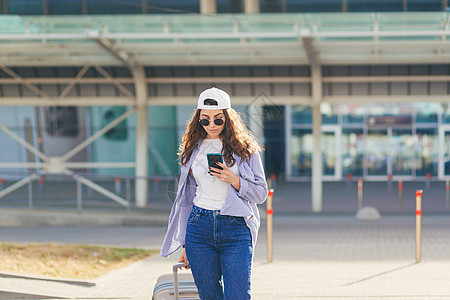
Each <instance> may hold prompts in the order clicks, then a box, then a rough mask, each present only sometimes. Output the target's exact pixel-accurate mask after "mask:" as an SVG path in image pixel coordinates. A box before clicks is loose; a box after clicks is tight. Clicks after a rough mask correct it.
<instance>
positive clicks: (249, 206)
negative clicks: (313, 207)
mask: <svg viewBox="0 0 450 300" xmlns="http://www.w3.org/2000/svg"><path fill="white" fill-rule="evenodd" d="M202 141H203V139H201V140H200V141H199V142H198V144H197V145H196V147H195V148H194V150H193V152H192V155H191V158H190V159H189V161H188V162H187V163H186V165H185V166H183V165H182V166H181V175H180V179H179V183H178V188H177V196H176V198H175V201H174V203H173V206H172V210H171V212H170V217H169V225H168V227H167V232H166V236H165V237H164V241H163V244H162V248H161V253H160V255H161V256H169V255H171V254H172V253H174V252H175V251H177V250H178V248H179V247H181V246H182V245H184V238H185V235H186V226H187V220H188V218H189V215H190V213H191V210H192V207H193V205H194V203H193V200H194V197H195V193H196V187H197V185H196V182H195V179H194V178H193V177H192V176H191V175H190V174H189V170H190V168H191V165H192V163H193V161H194V159H195V156H196V155H197V153H198V151H199V148H200V144H201V143H202ZM233 157H234V159H235V160H236V164H237V165H238V169H239V173H240V174H239V179H240V188H239V191H238V190H236V189H235V188H234V187H233V186H232V185H231V184H230V187H229V189H228V193H227V197H226V199H225V203H224V205H223V207H222V209H221V210H220V214H221V215H229V216H235V217H244V219H245V222H246V223H247V226H248V228H249V229H250V232H251V235H252V244H253V247H255V244H256V240H257V237H258V230H259V226H260V216H259V211H258V208H257V206H256V205H257V204H261V203H263V202H264V201H265V200H266V198H267V193H268V189H267V182H266V178H265V175H264V167H263V164H262V161H261V156H260V155H259V153H257V152H255V153H253V155H252V156H251V158H250V160H248V161H247V160H244V161H242V163H241V158H240V157H239V156H238V155H236V154H233Z"/></svg>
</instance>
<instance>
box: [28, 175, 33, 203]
mask: <svg viewBox="0 0 450 300" xmlns="http://www.w3.org/2000/svg"><path fill="white" fill-rule="evenodd" d="M28 208H29V209H33V182H32V181H31V180H30V181H28Z"/></svg>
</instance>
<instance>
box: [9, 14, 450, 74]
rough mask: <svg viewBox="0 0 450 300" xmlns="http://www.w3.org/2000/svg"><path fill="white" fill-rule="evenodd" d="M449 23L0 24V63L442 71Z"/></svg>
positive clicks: (138, 19)
mask: <svg viewBox="0 0 450 300" xmlns="http://www.w3.org/2000/svg"><path fill="white" fill-rule="evenodd" d="M449 18H450V15H449V13H447V12H422V13H412V12H409V13H318V14H294V13H288V14H286V13H283V14H256V15H247V14H219V15H198V14H180V15H142V16H140V15H133V16H131V15H102V16H100V15H98V16H87V15H86V16H15V15H5V16H1V17H0V64H2V65H5V66H81V65H96V64H97V65H103V66H114V65H124V64H125V65H128V66H133V65H140V66H163V65H165V66H187V65H197V66H198V65H292V64H297V65H308V64H309V65H336V64H342V65H352V64H365V65H367V64H401V63H404V64H422V63H449V62H450V46H449V45H450V43H449V42H448V41H447V38H448V36H449V35H450V31H449V24H448V21H449Z"/></svg>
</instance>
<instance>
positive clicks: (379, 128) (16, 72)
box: [0, 0, 450, 212]
mask: <svg viewBox="0 0 450 300" xmlns="http://www.w3.org/2000/svg"><path fill="white" fill-rule="evenodd" d="M447 5H448V2H447V0H428V1H426V0H396V1H394V0H392V1H382V0H379V1H365V0H321V1H316V0H314V1H313V0H305V1H302V0H297V1H293V0H262V1H256V0H245V1H244V0H243V1H238V0H227V1H224V0H216V1H214V0H201V1H198V0H196V1H181V0H179V1H178V0H175V1H161V0H159V1H157V0H147V1H146V0H142V1H141V0H134V1H121V2H120V1H118V2H115V1H108V2H105V1H99V0H77V1H75V0H74V1H55V0H53V1H52V0H35V1H26V2H23V1H14V0H4V1H0V13H3V15H0V145H1V148H2V155H1V156H0V173H1V174H2V177H3V178H6V179H8V178H9V179H11V180H13V179H14V180H17V182H20V181H23V180H25V181H23V184H26V181H27V180H28V181H31V180H36V178H38V177H39V174H41V173H44V174H64V175H66V176H69V177H71V178H73V179H76V178H78V179H79V178H81V177H80V176H81V175H80V174H83V175H86V174H90V175H93V174H94V175H95V174H99V175H105V176H107V175H108V176H136V177H135V178H136V180H135V184H136V185H135V190H136V204H137V206H145V205H146V203H147V201H148V191H147V179H148V178H151V179H152V180H154V179H155V178H156V179H157V178H158V177H161V178H166V177H173V176H175V175H176V174H177V173H178V171H179V165H178V163H177V155H176V152H177V149H178V145H179V143H180V139H181V136H182V134H183V133H184V129H185V126H186V121H187V120H188V119H189V117H190V116H191V114H192V112H193V111H194V109H195V106H196V99H197V96H198V94H199V93H200V92H201V91H202V90H204V89H206V88H208V87H211V86H217V87H219V88H221V89H223V90H225V91H227V92H228V93H229V94H230V96H231V99H232V105H233V106H234V107H235V108H236V110H238V111H239V112H240V113H241V115H242V116H243V118H244V120H245V121H246V122H247V123H248V125H249V127H250V129H251V130H252V131H253V133H254V134H255V135H256V136H257V137H258V139H259V140H260V142H261V143H262V144H264V146H265V148H266V151H265V152H264V164H265V167H266V172H267V175H268V176H274V177H276V178H277V179H279V180H286V181H310V182H311V186H312V188H311V190H312V210H313V211H316V212H320V211H321V209H322V184H323V182H324V181H345V180H349V179H352V180H353V179H356V178H363V179H364V180H367V181H386V180H391V179H393V178H394V179H402V180H404V181H414V180H418V179H419V180H423V179H429V180H440V181H442V180H446V179H447V178H449V177H450V108H449V105H448V104H449V102H450V101H449V93H450V84H449V81H450V64H449V63H450V42H448V41H447V40H450V30H449V20H450V14H449V13H448V12H447ZM318 149H321V150H318ZM272 174H273V175H272ZM77 176H78V177H77ZM147 176H149V177H148V178H147ZM88 177H89V176H84V177H83V178H84V179H85V180H86V181H84V182H83V184H85V185H88V186H89V185H90V184H91V187H94V188H95V187H96V186H94V185H92V183H90V182H91V181H89V180H88V179H87V178H88ZM96 188H98V189H99V190H98V191H99V192H101V191H103V190H101V188H99V187H96ZM1 193H2V192H0V197H1V196H2V195H1ZM108 195H109V194H108Z"/></svg>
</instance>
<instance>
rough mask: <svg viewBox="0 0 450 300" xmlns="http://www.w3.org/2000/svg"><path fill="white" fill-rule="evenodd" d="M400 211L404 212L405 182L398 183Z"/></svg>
mask: <svg viewBox="0 0 450 300" xmlns="http://www.w3.org/2000/svg"><path fill="white" fill-rule="evenodd" d="M398 210H400V211H402V210H403V180H401V179H399V181H398Z"/></svg>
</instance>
